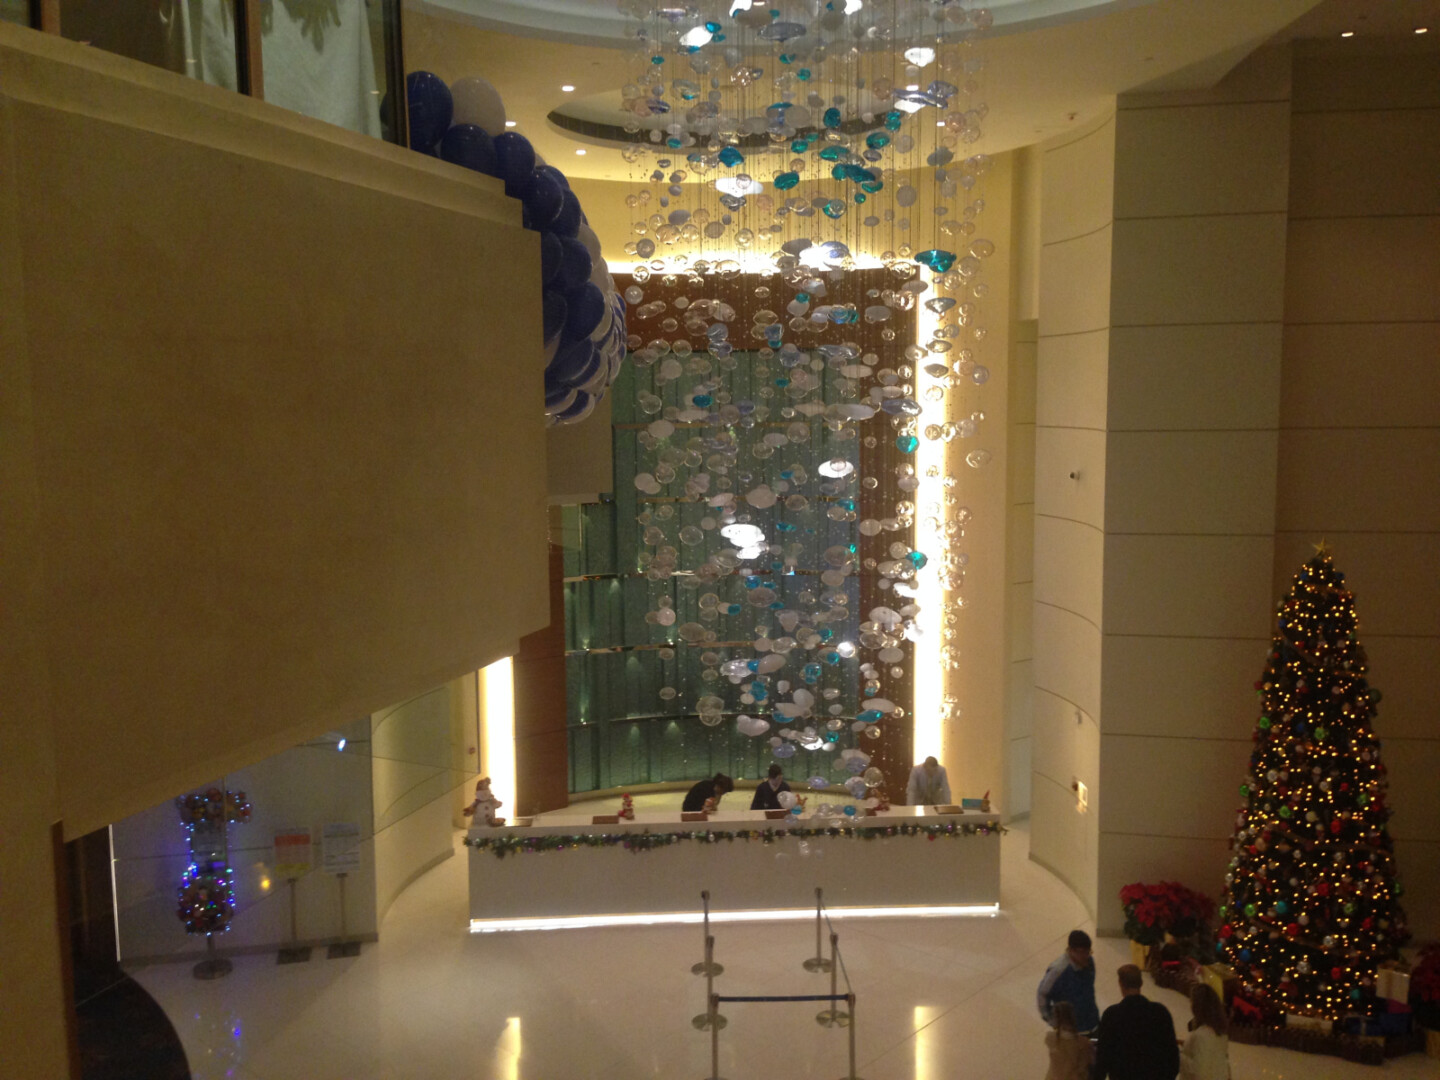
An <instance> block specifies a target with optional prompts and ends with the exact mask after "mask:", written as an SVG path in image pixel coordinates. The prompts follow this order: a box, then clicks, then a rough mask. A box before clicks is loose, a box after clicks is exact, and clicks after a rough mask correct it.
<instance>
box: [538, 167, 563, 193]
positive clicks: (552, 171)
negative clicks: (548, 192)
mask: <svg viewBox="0 0 1440 1080" xmlns="http://www.w3.org/2000/svg"><path fill="white" fill-rule="evenodd" d="M535 171H536V172H543V173H546V174H548V175H550V176H553V177H554V178H555V182H556V183H558V184H559V185H560V187H561V188H563V189H564V190H565V191H569V190H570V181H569V180H567V179H565V174H564V173H563V172H561V171H560V170H559V169H557V168H556V167H555V166H554V165H536V166H535Z"/></svg>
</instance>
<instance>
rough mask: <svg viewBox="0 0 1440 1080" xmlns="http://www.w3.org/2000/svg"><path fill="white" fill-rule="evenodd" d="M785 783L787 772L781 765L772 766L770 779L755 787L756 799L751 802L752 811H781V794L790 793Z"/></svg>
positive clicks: (788, 786)
mask: <svg viewBox="0 0 1440 1080" xmlns="http://www.w3.org/2000/svg"><path fill="white" fill-rule="evenodd" d="M789 790H790V785H789V784H787V783H786V782H785V771H784V770H783V769H781V768H780V766H779V765H771V766H770V777H769V779H767V780H761V781H760V783H758V784H756V785H755V798H753V799H751V800H750V809H751V810H780V809H782V807H781V806H780V792H782V791H789Z"/></svg>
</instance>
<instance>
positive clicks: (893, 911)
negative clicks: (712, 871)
mask: <svg viewBox="0 0 1440 1080" xmlns="http://www.w3.org/2000/svg"><path fill="white" fill-rule="evenodd" d="M825 913H826V915H827V916H828V917H829V918H831V919H894V918H907V919H935V918H976V917H989V918H992V919H993V918H995V917H996V916H997V915H999V914H1000V905H999V904H943V905H933V906H928V907H921V906H916V907H853V908H826V909H825ZM704 918H705V916H704V915H703V914H702V913H701V912H699V911H656V912H646V913H644V914H639V915H565V916H559V915H557V916H554V917H553V918H539V919H520V918H516V919H471V920H470V932H471V933H472V934H495V933H500V932H502V931H520V930H589V929H591V928H593V927H597V926H674V925H677V924H678V925H685V926H693V925H696V924H698V923H700V922H701V921H702V920H703V919H704ZM813 918H815V909H814V908H786V909H783V910H769V911H712V912H710V921H711V922H712V923H738V922H804V921H809V920H811V919H813Z"/></svg>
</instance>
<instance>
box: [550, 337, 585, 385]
mask: <svg viewBox="0 0 1440 1080" xmlns="http://www.w3.org/2000/svg"><path fill="white" fill-rule="evenodd" d="M594 351H595V346H594V345H592V344H591V343H590V342H588V341H572V342H569V343H568V344H565V345H561V346H560V348H559V349H558V350H557V351H556V353H555V359H553V360H551V361H550V364H549V366H548V367H546V369H545V382H546V383H547V384H549V383H552V382H553V383H555V384H557V385H564V386H579V385H580V378H579V377H580V375H581V374H583V373H584V372H586V371H588V370H591V369H592V367H593V365H592V363H591V361H592V357H591V354H592V353H593V352H594Z"/></svg>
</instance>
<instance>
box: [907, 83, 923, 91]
mask: <svg viewBox="0 0 1440 1080" xmlns="http://www.w3.org/2000/svg"><path fill="white" fill-rule="evenodd" d="M905 89H906V90H919V89H920V84H919V83H911V84H910V85H909V86H907V87H905Z"/></svg>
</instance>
